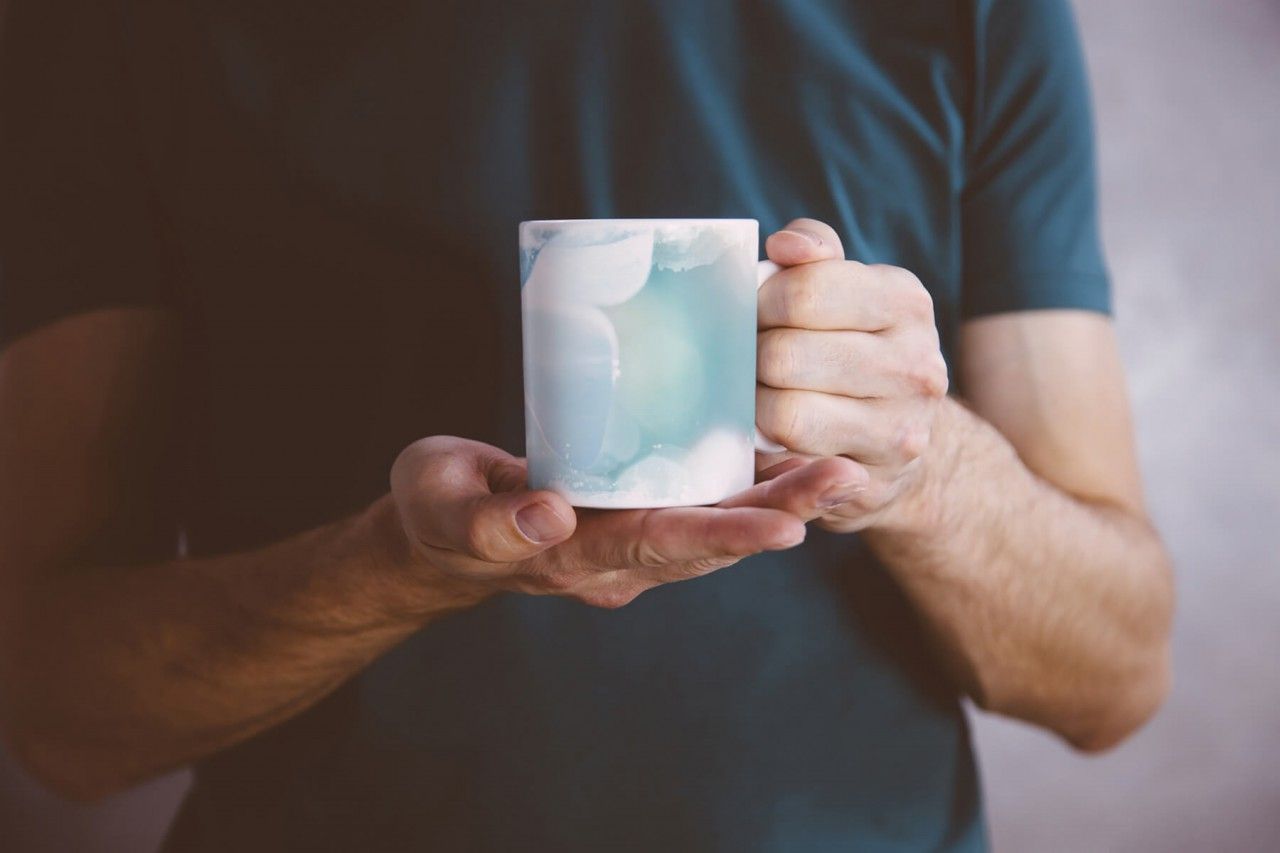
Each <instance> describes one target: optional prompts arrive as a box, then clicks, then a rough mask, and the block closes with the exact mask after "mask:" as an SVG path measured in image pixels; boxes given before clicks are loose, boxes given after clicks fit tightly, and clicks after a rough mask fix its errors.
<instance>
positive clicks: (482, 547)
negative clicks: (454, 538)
mask: <svg viewBox="0 0 1280 853" xmlns="http://www.w3.org/2000/svg"><path fill="white" fill-rule="evenodd" d="M463 536H464V537H465V541H464V544H465V546H466V549H467V551H468V552H469V553H470V554H471V555H472V556H474V557H477V558H479V559H481V560H484V561H485V562H490V563H493V562H498V559H499V555H498V551H497V548H496V547H495V543H494V541H493V535H492V531H491V530H490V529H489V527H488V525H487V524H486V523H485V519H484V516H483V515H481V514H479V513H472V514H471V516H470V517H469V518H468V519H467V523H466V527H465V528H464V530H463Z"/></svg>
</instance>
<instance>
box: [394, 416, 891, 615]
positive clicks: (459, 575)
mask: <svg viewBox="0 0 1280 853" xmlns="http://www.w3.org/2000/svg"><path fill="white" fill-rule="evenodd" d="M760 476H761V482H760V483H757V484H756V485H755V486H753V487H751V488H750V489H747V490H745V491H743V492H741V493H739V494H737V495H735V496H733V497H731V498H729V499H728V500H725V501H723V502H721V503H720V504H719V505H717V506H714V507H672V508H664V509H628V510H593V509H580V510H577V511H576V512H575V510H574V508H573V507H572V506H570V505H569V503H568V502H567V501H566V500H565V499H564V498H563V497H561V496H560V495H558V494H556V493H555V492H551V491H546V490H542V491H529V490H528V488H527V485H526V484H527V468H526V463H525V460H524V459H521V458H518V457H515V456H512V455H510V454H508V453H506V452H505V451H502V450H500V449H498V448H496V447H492V446H490V445H487V444H482V443H480V442H477V441H471V440H468V439H464V438H456V437H453V436H432V437H430V438H424V439H422V440H420V441H417V442H415V443H414V444H411V445H410V446H409V447H408V448H406V449H405V450H404V452H403V453H401V454H400V457H399V458H398V459H397V460H396V462H395V465H394V466H393V467H392V471H391V494H392V498H393V500H394V502H395V505H396V509H397V513H398V516H399V519H400V524H401V527H402V529H403V533H404V536H405V541H406V542H407V545H408V548H409V551H410V554H411V559H412V560H413V562H414V563H416V564H417V565H419V566H421V567H422V569H423V570H425V571H430V572H437V573H439V574H440V575H442V576H444V577H445V578H447V579H449V580H450V581H451V582H453V583H455V584H457V585H458V586H459V587H461V588H463V589H465V590H467V591H468V592H469V593H470V595H472V596H474V597H475V598H477V599H479V598H483V597H485V596H486V595H488V594H491V593H496V592H504V591H515V592H523V593H530V594H535V595H548V594H549V595H561V596H568V597H571V598H576V599H578V600H580V601H582V602H585V603H586V604H590V605H593V606H596V607H607V608H616V607H621V606H623V605H625V604H627V603H629V602H630V601H632V600H633V599H634V598H635V597H636V596H638V595H639V594H640V593H642V592H644V591H645V590H648V589H652V588H653V587H655V586H658V585H660V584H664V583H671V582H673V581H680V580H688V579H690V578H694V577H699V576H701V575H705V574H708V573H710V572H713V571H715V570H716V569H720V568H724V567H725V566H729V565H731V564H733V563H735V562H737V561H738V560H740V559H742V558H743V557H746V556H750V555H751V554H756V553H759V552H761V551H777V550H782V549H784V548H790V547H792V546H794V545H798V544H799V543H800V542H802V541H804V535H805V526H804V525H805V522H806V521H809V520H811V519H813V518H817V517H818V516H820V515H822V514H823V513H824V512H826V511H828V509H829V507H831V506H834V505H838V504H839V503H840V502H842V501H846V500H848V499H849V498H850V497H852V495H853V494H854V493H856V491H857V490H858V489H860V488H862V487H863V486H864V485H865V482H866V474H865V471H864V470H863V469H862V468H861V466H859V465H857V464H856V463H854V462H852V461H851V460H848V459H844V458H840V457H836V458H827V459H819V460H816V461H813V462H804V461H801V460H794V459H793V460H789V461H787V462H784V463H782V464H781V465H779V466H776V467H775V468H774V469H770V470H768V471H764V472H762V473H761V475H760ZM464 595H465V593H464Z"/></svg>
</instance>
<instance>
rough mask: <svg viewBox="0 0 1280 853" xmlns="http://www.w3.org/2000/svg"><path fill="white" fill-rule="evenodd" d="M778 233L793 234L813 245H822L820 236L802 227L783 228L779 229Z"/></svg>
mask: <svg viewBox="0 0 1280 853" xmlns="http://www.w3.org/2000/svg"><path fill="white" fill-rule="evenodd" d="M778 233H779V234H795V235H796V236H797V237H799V238H801V239H803V240H807V241H808V242H810V243H812V244H813V245H814V246H821V245H822V238H821V237H819V236H818V235H817V234H814V233H813V232H812V231H806V230H804V229H803V228H785V229H783V230H782V231H779V232H778Z"/></svg>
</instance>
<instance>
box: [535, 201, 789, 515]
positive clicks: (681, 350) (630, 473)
mask: <svg viewBox="0 0 1280 853" xmlns="http://www.w3.org/2000/svg"><path fill="white" fill-rule="evenodd" d="M758 246H759V224H758V223H757V222H756V221H755V220H754V219H579V220H539V221H531V222H522V223H520V277H521V314H522V319H523V332H524V389H525V438H526V454H527V456H528V458H529V487H530V488H533V489H542V488H547V489H553V490H555V491H557V492H559V493H560V494H562V495H564V496H565V498H566V499H567V500H568V501H569V502H570V503H571V504H573V505H575V506H583V507H609V508H635V507H660V506H693V505H700V504H713V503H716V502H718V501H721V500H723V499H724V498H726V497H728V496H729V495H732V494H734V493H735V492H738V491H741V490H742V489H745V488H747V487H749V486H750V485H751V484H752V483H753V482H754V481H755V455H754V451H755V450H756V449H757V448H759V449H761V450H768V451H774V452H776V451H778V450H781V449H782V448H781V447H780V446H779V445H776V444H773V443H772V442H769V441H767V440H766V439H763V437H757V431H756V428H755V384H756V290H757V288H758V287H759V285H760V284H761V283H762V282H763V281H764V280H765V278H767V277H768V276H769V275H770V274H771V273H772V272H774V271H776V269H777V267H776V266H775V265H773V264H771V263H769V262H768V261H763V262H759V263H758V262H757V260H756V258H757V254H758Z"/></svg>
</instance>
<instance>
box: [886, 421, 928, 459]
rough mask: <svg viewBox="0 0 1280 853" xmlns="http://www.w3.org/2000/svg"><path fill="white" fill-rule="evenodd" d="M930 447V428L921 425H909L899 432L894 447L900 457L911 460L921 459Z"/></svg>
mask: <svg viewBox="0 0 1280 853" xmlns="http://www.w3.org/2000/svg"><path fill="white" fill-rule="evenodd" d="M928 447H929V430H927V429H925V428H924V427H921V426H909V427H906V428H904V429H903V430H901V431H900V432H899V433H898V440H897V442H895V447H894V449H895V450H896V451H897V455H898V457H899V458H900V459H902V460H903V461H906V462H910V461H911V460H913V459H919V458H920V457H921V456H923V455H924V452H925V450H926V449H927V448H928Z"/></svg>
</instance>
